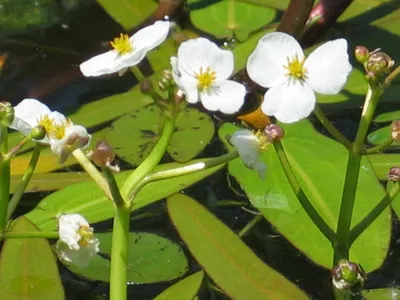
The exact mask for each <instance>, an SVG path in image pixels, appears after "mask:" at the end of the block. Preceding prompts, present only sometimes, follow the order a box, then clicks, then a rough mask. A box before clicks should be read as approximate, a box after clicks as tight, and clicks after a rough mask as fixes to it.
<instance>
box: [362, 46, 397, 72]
mask: <svg viewBox="0 0 400 300" xmlns="http://www.w3.org/2000/svg"><path fill="white" fill-rule="evenodd" d="M393 65H394V60H393V59H391V58H390V56H389V55H387V54H386V53H384V52H382V51H380V49H376V50H374V51H372V52H371V53H370V55H369V57H368V61H367V65H366V69H367V71H368V72H372V73H373V74H375V75H380V74H383V73H388V72H389V71H390V69H391V68H392V67H393Z"/></svg>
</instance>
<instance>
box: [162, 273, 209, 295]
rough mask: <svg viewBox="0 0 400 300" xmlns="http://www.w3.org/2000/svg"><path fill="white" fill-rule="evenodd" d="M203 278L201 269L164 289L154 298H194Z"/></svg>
mask: <svg viewBox="0 0 400 300" xmlns="http://www.w3.org/2000/svg"><path fill="white" fill-rule="evenodd" d="M203 278H204V272H203V271H199V272H197V273H194V274H192V275H190V276H188V277H186V278H184V279H182V280H181V281H178V282H177V283H175V284H174V285H173V286H170V287H169V288H167V289H166V290H164V291H163V292H162V293H161V294H159V295H158V296H157V297H155V298H154V300H177V299H194V297H195V296H196V295H197V293H198V291H199V289H200V286H201V283H202V282H203Z"/></svg>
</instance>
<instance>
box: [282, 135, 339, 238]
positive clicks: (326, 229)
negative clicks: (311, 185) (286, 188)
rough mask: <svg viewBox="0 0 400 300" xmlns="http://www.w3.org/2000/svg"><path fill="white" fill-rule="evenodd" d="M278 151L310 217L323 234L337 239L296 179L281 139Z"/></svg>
mask: <svg viewBox="0 0 400 300" xmlns="http://www.w3.org/2000/svg"><path fill="white" fill-rule="evenodd" d="M274 146H275V150H276V153H277V155H278V158H279V160H280V163H281V165H282V168H283V170H284V172H285V174H286V178H287V179H288V181H289V183H290V185H291V186H292V189H293V191H294V193H295V194H296V196H297V198H298V199H299V201H300V203H301V205H302V207H303V208H304V210H305V211H306V213H307V214H308V216H309V217H310V219H311V220H312V221H313V222H314V224H315V225H316V226H317V227H318V229H319V230H320V231H321V232H322V234H323V235H324V236H325V237H326V238H327V239H328V240H329V241H330V242H331V243H334V241H335V238H336V236H335V232H334V231H333V230H332V229H331V228H330V227H329V225H328V224H327V223H326V222H325V220H324V219H323V218H322V217H321V216H320V215H319V214H318V212H317V210H316V209H315V208H314V206H313V205H312V204H311V202H310V200H309V199H308V198H307V196H306V195H305V194H304V191H303V190H302V188H301V186H300V184H299V182H298V181H297V179H296V176H295V175H294V173H293V170H292V168H291V166H290V163H289V161H288V159H287V157H286V154H285V151H284V149H283V147H282V144H281V142H280V141H278V142H275V143H274Z"/></svg>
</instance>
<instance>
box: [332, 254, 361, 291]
mask: <svg viewBox="0 0 400 300" xmlns="http://www.w3.org/2000/svg"><path fill="white" fill-rule="evenodd" d="M331 274H332V283H333V285H334V286H335V287H336V288H337V289H339V290H343V289H349V288H352V287H354V286H356V285H362V284H363V283H364V280H365V278H364V277H365V273H364V271H363V270H362V269H361V267H360V266H359V265H358V264H356V263H353V262H350V261H348V260H346V259H341V260H340V261H339V262H338V264H337V265H336V266H334V267H333V268H332V269H331Z"/></svg>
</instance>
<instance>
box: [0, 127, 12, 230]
mask: <svg viewBox="0 0 400 300" xmlns="http://www.w3.org/2000/svg"><path fill="white" fill-rule="evenodd" d="M0 135H1V139H2V140H1V144H0V156H1V157H0V232H4V230H5V228H6V224H7V208H8V201H9V199H10V160H9V159H6V158H5V156H6V155H7V151H8V132H7V127H5V126H2V125H1V126H0Z"/></svg>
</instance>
